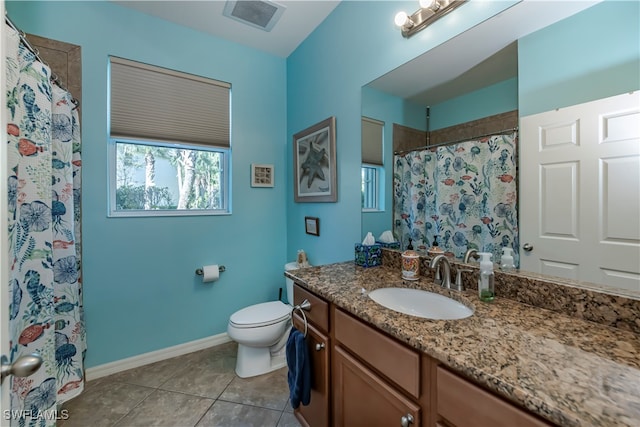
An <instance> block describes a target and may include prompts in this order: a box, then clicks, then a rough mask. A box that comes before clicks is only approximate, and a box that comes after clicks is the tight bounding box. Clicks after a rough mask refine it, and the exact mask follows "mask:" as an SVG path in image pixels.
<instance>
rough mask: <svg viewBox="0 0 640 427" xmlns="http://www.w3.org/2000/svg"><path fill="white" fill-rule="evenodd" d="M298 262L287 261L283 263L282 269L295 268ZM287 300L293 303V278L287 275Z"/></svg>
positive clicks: (289, 269)
mask: <svg viewBox="0 0 640 427" xmlns="http://www.w3.org/2000/svg"><path fill="white" fill-rule="evenodd" d="M298 268H300V267H298V263H297V262H295V261H294V262H288V263H286V264H285V265H284V271H291V270H297V269H298ZM287 302H288V303H289V304H291V305H293V280H291V279H289V278H288V277H287Z"/></svg>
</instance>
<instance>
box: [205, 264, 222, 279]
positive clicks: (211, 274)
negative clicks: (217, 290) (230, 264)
mask: <svg viewBox="0 0 640 427" xmlns="http://www.w3.org/2000/svg"><path fill="white" fill-rule="evenodd" d="M219 277H220V267H219V266H218V264H212V265H205V266H204V267H202V283H207V282H215V281H216V280H218V278H219Z"/></svg>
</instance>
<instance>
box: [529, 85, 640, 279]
mask: <svg viewBox="0 0 640 427" xmlns="http://www.w3.org/2000/svg"><path fill="white" fill-rule="evenodd" d="M520 137H521V142H520V149H521V151H520V242H522V243H523V247H522V249H523V250H522V251H521V252H520V254H521V257H520V268H521V269H522V270H526V271H533V272H537V273H543V274H549V275H553V276H559V277H565V278H571V279H577V280H582V281H587V282H593V283H598V284H602V285H607V286H611V287H615V288H624V289H631V290H637V291H640V93H638V92H634V93H627V94H623V95H618V96H613V97H610V98H604V99H600V100H597V101H592V102H587V103H584V104H579V105H574V106H571V107H566V108H561V109H557V110H553V111H547V112H544V113H540V114H533V115H530V116H525V117H522V118H521V119H520ZM530 247H532V248H533V249H532V250H531V251H527V248H530Z"/></svg>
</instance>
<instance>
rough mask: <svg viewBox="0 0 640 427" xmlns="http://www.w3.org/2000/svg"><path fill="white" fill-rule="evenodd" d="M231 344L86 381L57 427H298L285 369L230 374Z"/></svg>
mask: <svg viewBox="0 0 640 427" xmlns="http://www.w3.org/2000/svg"><path fill="white" fill-rule="evenodd" d="M236 351H237V345H236V343H234V342H230V343H226V344H222V345H219V346H216V347H212V348H209V349H205V350H201V351H198V352H195V353H190V354H187V355H184V356H179V357H176V358H173V359H168V360H163V361H160V362H156V363H153V364H150V365H146V366H141V367H139V368H135V369H131V370H128V371H124V372H119V373H117V374H114V375H110V376H108V377H103V378H98V379H96V380H93V381H88V382H87V384H86V387H85V390H84V392H83V393H82V394H80V396H78V397H76V398H75V399H72V400H70V401H69V402H66V403H65V404H64V405H63V406H62V409H66V410H68V415H69V418H68V419H67V420H64V421H61V422H59V423H58V426H60V427H73V426H81V427H87V426H90V427H101V426H114V427H134V426H145V427H146V426H167V427H194V426H195V427H204V426H222V427H227V426H228V427H236V426H237V427H240V426H242V427H244V426H247V427H252V426H256V427H290V426H295V427H298V426H299V425H300V424H299V423H298V422H297V420H296V419H295V417H294V415H293V411H292V409H291V405H290V404H289V389H288V386H287V368H286V367H285V368H283V369H280V370H278V371H274V372H272V373H269V374H265V375H260V376H257V377H253V378H245V379H243V378H239V377H238V376H236V375H235V372H234V367H235V363H236Z"/></svg>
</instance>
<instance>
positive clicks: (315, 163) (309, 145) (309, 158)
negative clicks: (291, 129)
mask: <svg viewBox="0 0 640 427" xmlns="http://www.w3.org/2000/svg"><path fill="white" fill-rule="evenodd" d="M337 169H338V166H337V163H336V118H335V117H333V116H332V117H329V118H327V119H325V120H323V121H321V122H319V123H317V124H315V125H313V126H311V127H309V128H307V129H305V130H303V131H300V132H298V133H296V134H295V135H293V186H294V189H293V194H294V201H295V202H296V203H301V202H337V201H338V186H337V182H338V179H337Z"/></svg>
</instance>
